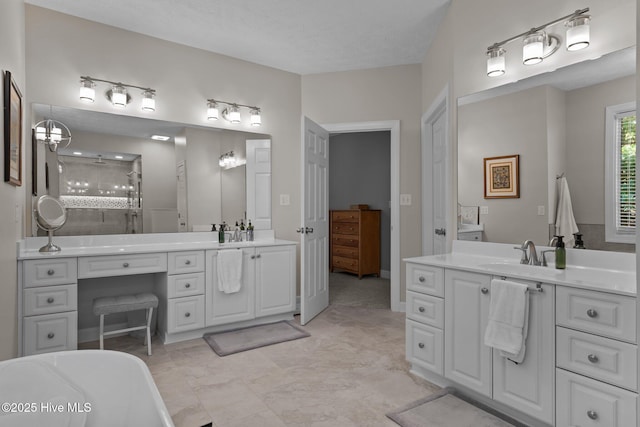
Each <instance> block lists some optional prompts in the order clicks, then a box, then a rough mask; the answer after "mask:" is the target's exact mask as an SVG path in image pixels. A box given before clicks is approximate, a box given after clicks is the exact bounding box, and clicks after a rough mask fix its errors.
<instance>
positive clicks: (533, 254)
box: [514, 240, 540, 265]
mask: <svg viewBox="0 0 640 427" xmlns="http://www.w3.org/2000/svg"><path fill="white" fill-rule="evenodd" d="M514 249H518V250H521V251H522V258H521V259H520V264H529V265H540V261H538V252H537V251H536V245H535V244H534V243H533V241H531V240H525V241H524V243H523V244H522V246H520V247H518V246H515V247H514ZM527 251H529V253H528V254H527Z"/></svg>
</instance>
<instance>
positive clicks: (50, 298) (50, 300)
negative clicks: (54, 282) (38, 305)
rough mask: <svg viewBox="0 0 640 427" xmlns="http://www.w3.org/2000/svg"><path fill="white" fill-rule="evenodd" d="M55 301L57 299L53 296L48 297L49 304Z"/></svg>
mask: <svg viewBox="0 0 640 427" xmlns="http://www.w3.org/2000/svg"><path fill="white" fill-rule="evenodd" d="M53 301H55V300H54V299H53V297H49V298H47V303H48V304H53Z"/></svg>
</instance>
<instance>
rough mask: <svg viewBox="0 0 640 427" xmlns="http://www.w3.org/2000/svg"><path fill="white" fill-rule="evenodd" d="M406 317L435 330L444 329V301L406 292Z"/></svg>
mask: <svg viewBox="0 0 640 427" xmlns="http://www.w3.org/2000/svg"><path fill="white" fill-rule="evenodd" d="M407 317H409V318H410V319H412V320H415V321H417V322H422V323H426V324H427V325H431V326H434V327H436V328H440V329H442V328H444V300H443V299H442V298H438V297H432V296H430V295H424V294H419V293H416V292H411V291H407Z"/></svg>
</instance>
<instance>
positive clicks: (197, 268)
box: [167, 251, 204, 274]
mask: <svg viewBox="0 0 640 427" xmlns="http://www.w3.org/2000/svg"><path fill="white" fill-rule="evenodd" d="M167 263H168V270H169V274H182V273H199V272H201V271H204V251H185V252H169V254H168V255H167Z"/></svg>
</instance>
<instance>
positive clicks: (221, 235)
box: [218, 224, 224, 243]
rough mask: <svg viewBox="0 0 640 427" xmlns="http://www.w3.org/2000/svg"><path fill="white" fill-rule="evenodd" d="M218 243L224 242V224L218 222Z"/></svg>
mask: <svg viewBox="0 0 640 427" xmlns="http://www.w3.org/2000/svg"><path fill="white" fill-rule="evenodd" d="M218 243H224V224H220V228H219V229H218Z"/></svg>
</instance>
